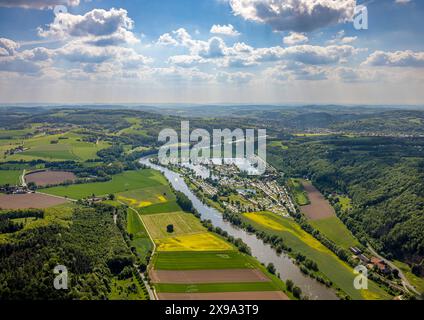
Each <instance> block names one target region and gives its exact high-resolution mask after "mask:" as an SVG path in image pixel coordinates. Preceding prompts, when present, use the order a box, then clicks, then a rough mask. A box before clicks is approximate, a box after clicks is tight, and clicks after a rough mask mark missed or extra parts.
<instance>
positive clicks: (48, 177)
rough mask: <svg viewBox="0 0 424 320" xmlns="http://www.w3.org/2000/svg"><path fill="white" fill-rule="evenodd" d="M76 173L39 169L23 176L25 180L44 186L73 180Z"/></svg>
mask: <svg viewBox="0 0 424 320" xmlns="http://www.w3.org/2000/svg"><path fill="white" fill-rule="evenodd" d="M76 179H77V177H76V175H75V174H73V173H72V172H66V171H39V172H34V173H29V174H27V175H26V176H25V181H26V182H27V183H29V182H35V183H36V184H37V186H40V187H45V186H47V185H57V184H61V183H63V182H65V181H75V180H76Z"/></svg>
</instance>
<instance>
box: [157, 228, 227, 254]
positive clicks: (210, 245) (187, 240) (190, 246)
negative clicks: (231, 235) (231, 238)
mask: <svg viewBox="0 0 424 320" xmlns="http://www.w3.org/2000/svg"><path fill="white" fill-rule="evenodd" d="M155 242H156V245H157V250H158V251H159V252H160V251H228V250H235V249H234V247H233V246H232V245H231V244H229V243H228V242H226V241H225V240H223V239H221V238H220V237H218V236H216V235H214V234H213V233H210V232H208V231H204V232H203V233H196V234H185V235H179V236H174V237H170V238H164V239H156V240H155Z"/></svg>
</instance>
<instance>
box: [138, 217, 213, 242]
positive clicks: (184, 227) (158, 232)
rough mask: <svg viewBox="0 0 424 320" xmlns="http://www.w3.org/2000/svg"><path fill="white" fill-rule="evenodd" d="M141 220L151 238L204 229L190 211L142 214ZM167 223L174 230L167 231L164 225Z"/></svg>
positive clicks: (202, 230)
mask: <svg viewBox="0 0 424 320" xmlns="http://www.w3.org/2000/svg"><path fill="white" fill-rule="evenodd" d="M143 221H144V223H145V224H146V227H147V229H148V230H149V232H150V235H151V236H152V238H153V239H162V238H167V237H174V236H177V235H182V234H189V233H196V232H204V231H205V228H204V227H203V226H202V224H201V223H200V221H199V219H197V218H196V217H195V216H194V215H192V214H191V213H185V212H173V213H161V214H153V215H144V216H143ZM168 225H173V226H174V232H172V233H168V232H167V230H166V227H167V226H168Z"/></svg>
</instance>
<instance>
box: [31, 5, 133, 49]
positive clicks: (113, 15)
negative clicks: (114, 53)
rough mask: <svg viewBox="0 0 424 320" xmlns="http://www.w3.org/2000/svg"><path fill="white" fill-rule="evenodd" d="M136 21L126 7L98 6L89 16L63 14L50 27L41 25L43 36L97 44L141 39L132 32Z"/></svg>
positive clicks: (131, 41) (111, 43) (104, 44)
mask: <svg viewBox="0 0 424 320" xmlns="http://www.w3.org/2000/svg"><path fill="white" fill-rule="evenodd" d="M133 27H134V21H133V20H132V19H131V18H129V17H128V13H127V11H126V10H125V9H114V8H112V9H110V10H109V11H106V10H103V9H94V10H92V11H90V12H87V13H86V14H85V15H83V16H81V15H73V14H70V13H59V14H58V15H56V17H55V20H54V21H53V23H51V24H49V25H48V28H47V29H46V30H44V29H42V28H39V30H38V33H39V35H40V36H41V37H49V38H55V39H61V40H65V39H70V38H79V39H84V40H85V41H87V42H88V43H90V44H93V45H97V46H110V45H118V44H125V43H127V44H134V43H137V42H139V40H138V39H137V38H136V37H135V35H134V34H133V33H132V32H131V31H130V30H132V29H133Z"/></svg>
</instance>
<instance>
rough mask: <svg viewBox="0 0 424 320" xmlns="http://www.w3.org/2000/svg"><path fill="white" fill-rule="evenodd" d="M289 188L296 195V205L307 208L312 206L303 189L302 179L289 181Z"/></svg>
mask: <svg viewBox="0 0 424 320" xmlns="http://www.w3.org/2000/svg"><path fill="white" fill-rule="evenodd" d="M288 186H289V188H290V190H291V191H292V193H293V195H294V198H295V201H296V203H297V204H298V205H299V206H306V205H308V204H310V202H309V198H308V195H307V193H306V192H305V190H304V189H303V186H302V183H301V182H300V179H289V181H288Z"/></svg>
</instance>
